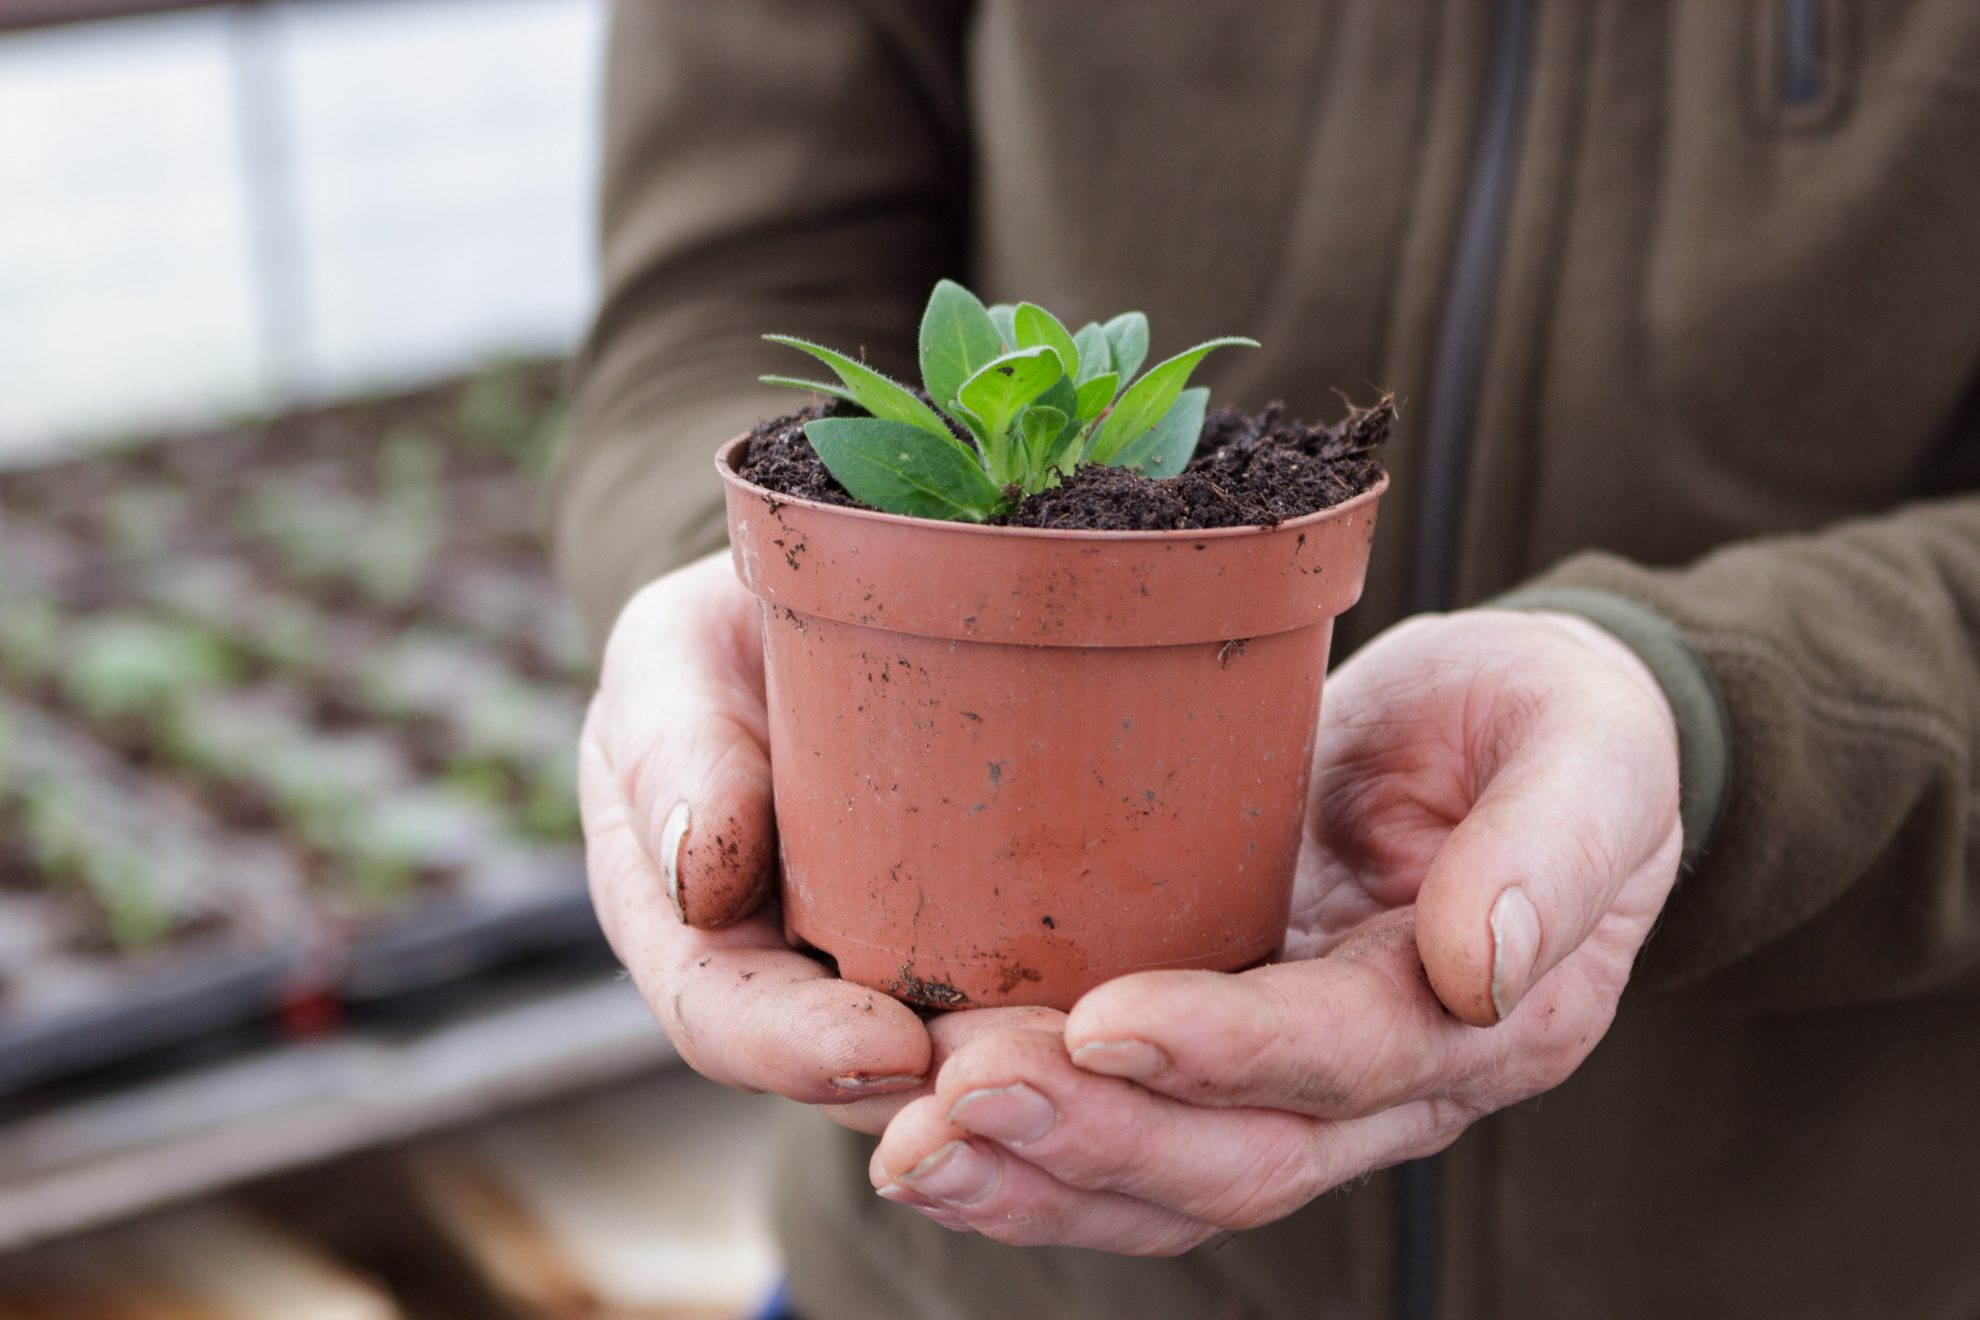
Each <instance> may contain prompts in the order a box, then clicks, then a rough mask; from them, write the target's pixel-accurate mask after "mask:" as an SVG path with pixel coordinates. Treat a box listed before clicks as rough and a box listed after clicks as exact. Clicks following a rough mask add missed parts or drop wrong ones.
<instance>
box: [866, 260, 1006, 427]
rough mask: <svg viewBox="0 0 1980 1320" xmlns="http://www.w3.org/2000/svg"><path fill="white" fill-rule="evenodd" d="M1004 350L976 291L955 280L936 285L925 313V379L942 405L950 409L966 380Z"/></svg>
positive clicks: (938, 402)
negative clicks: (949, 406) (978, 299)
mask: <svg viewBox="0 0 1980 1320" xmlns="http://www.w3.org/2000/svg"><path fill="white" fill-rule="evenodd" d="M1003 351H1004V347H1003V342H1002V340H1000V339H999V338H998V335H997V327H996V325H994V324H993V323H992V322H991V320H990V313H989V312H987V311H985V310H984V307H983V304H982V303H981V302H979V301H977V297H976V295H975V294H973V293H971V292H970V291H969V290H968V289H965V288H964V287H963V286H962V285H960V284H957V283H956V282H955V281H954V280H943V281H942V282H941V283H939V284H937V285H936V286H935V292H934V293H932V294H930V295H929V297H928V310H927V311H926V312H924V313H922V316H921V383H922V385H923V386H924V387H925V388H926V389H927V390H928V397H929V398H931V399H933V400H934V401H935V403H936V405H937V406H938V407H941V408H945V409H946V408H947V407H948V405H949V403H950V402H951V401H952V400H954V399H955V397H956V392H957V391H958V390H960V389H962V383H963V382H964V381H966V380H968V379H969V378H970V377H971V376H972V375H974V374H975V373H976V370H977V368H979V367H981V366H982V365H983V364H984V363H986V362H988V361H990V360H991V359H992V358H994V357H996V356H997V355H998V354H1000V353H1002V352H1003ZM869 411H870V410H869Z"/></svg>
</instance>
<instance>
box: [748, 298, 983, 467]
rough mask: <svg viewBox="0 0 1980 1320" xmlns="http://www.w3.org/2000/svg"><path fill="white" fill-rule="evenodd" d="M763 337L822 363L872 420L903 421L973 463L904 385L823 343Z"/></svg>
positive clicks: (938, 419) (952, 435)
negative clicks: (801, 352) (841, 382)
mask: <svg viewBox="0 0 1980 1320" xmlns="http://www.w3.org/2000/svg"><path fill="white" fill-rule="evenodd" d="M763 337H764V338H765V339H767V340H769V341H770V342H771V343H773V344H784V345H786V346H788V347H790V348H797V349H802V350H803V351H805V352H807V353H809V354H811V356H813V357H815V358H817V359H818V360H819V361H820V362H823V363H824V364H825V365H826V366H828V367H830V368H831V369H832V370H833V371H834V372H835V373H837V375H838V377H839V379H840V380H842V381H844V382H845V386H846V389H847V390H848V391H850V392H851V394H852V396H853V398H855V399H856V400H858V401H859V406H860V407H862V408H864V409H866V411H868V412H870V413H872V414H873V415H874V416H875V417H877V418H880V419H881V420H882V421H889V422H905V423H907V424H908V425H909V426H918V427H920V428H921V429H922V430H924V431H926V432H928V434H930V435H932V436H935V437H936V438H937V439H940V440H942V441H943V442H945V443H946V444H949V445H951V446H953V447H954V448H955V450H956V452H957V453H960V454H964V455H968V456H969V457H970V458H971V459H972V460H974V458H975V455H973V454H970V451H969V446H968V445H966V444H964V443H963V442H962V441H960V440H958V439H956V436H955V432H953V431H951V430H950V429H949V424H948V423H947V422H945V421H943V420H942V418H941V416H940V414H938V413H937V412H936V411H935V410H934V409H933V408H930V407H929V406H928V405H927V404H925V403H923V402H922V401H921V400H920V399H917V398H915V397H914V395H913V394H911V393H909V392H908V389H907V387H906V386H904V385H900V384H897V383H895V382H894V381H891V380H888V379H887V378H886V377H885V376H883V375H881V374H880V373H879V372H877V371H875V370H874V369H873V368H872V367H869V366H867V365H866V364H865V363H864V362H855V361H854V360H853V359H851V358H849V357H847V356H846V355H845V354H844V353H841V352H838V351H837V350H835V349H830V348H826V347H825V346H824V345H823V344H814V343H811V342H810V341H809V340H804V339H794V338H792V337H791V336H790V335H765V336H763ZM847 489H848V490H850V489H851V487H847Z"/></svg>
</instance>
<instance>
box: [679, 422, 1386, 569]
mask: <svg viewBox="0 0 1980 1320" xmlns="http://www.w3.org/2000/svg"><path fill="white" fill-rule="evenodd" d="M752 435H753V432H750V431H744V432H743V433H742V434H741V435H738V436H736V437H734V438H733V439H730V440H728V441H726V442H725V443H724V444H723V445H722V447H721V448H720V449H718V450H716V451H715V471H716V472H717V473H718V474H719V475H720V476H721V478H722V480H723V481H725V482H727V483H729V484H730V485H732V486H737V487H740V488H741V489H743V490H745V491H748V492H750V493H752V494H755V495H758V496H760V497H762V498H763V499H765V500H768V501H771V502H773V503H774V504H777V505H786V504H795V505H800V506H802V507H804V508H807V509H812V510H815V511H817V512H818V513H822V514H828V515H832V516H837V517H846V518H854V519H859V520H862V521H877V522H882V523H886V524H889V525H909V526H917V525H918V526H922V527H925V528H927V529H928V530H929V531H931V532H959V533H965V534H970V535H977V536H1003V537H1014V538H1019V539H1032V540H1042V541H1098V542H1102V543H1106V542H1115V543H1119V542H1134V541H1144V542H1145V541H1162V540H1168V539H1171V538H1177V539H1180V538H1188V539H1190V540H1192V541H1203V540H1228V539H1232V538H1236V537H1243V536H1257V535H1259V534H1261V533H1270V532H1281V531H1284V530H1286V529H1287V528H1289V527H1290V528H1302V527H1307V526H1310V525H1311V524H1313V523H1317V522H1324V521H1326V520H1327V519H1329V518H1337V517H1339V516H1341V514H1343V513H1346V512H1348V511H1350V510H1354V509H1358V508H1360V507H1361V506H1362V505H1364V504H1374V503H1375V502H1376V501H1377V500H1379V499H1380V498H1381V497H1382V493H1383V492H1384V491H1386V490H1387V489H1388V488H1389V470H1388V468H1387V466H1384V467H1383V469H1382V474H1381V475H1380V476H1379V477H1377V478H1376V479H1375V484H1374V485H1372V486H1370V487H1369V488H1368V489H1367V490H1364V491H1362V492H1361V494H1359V495H1355V496H1352V497H1350V498H1348V499H1345V500H1342V501H1341V502H1340V503H1339V504H1330V505H1328V506H1327V507H1326V508H1324V509H1315V510H1314V511H1313V512H1311V513H1302V514H1300V515H1299V516H1298V517H1296V518H1288V519H1286V520H1285V521H1284V522H1276V523H1246V524H1245V525H1244V526H1242V527H1202V528H1189V527H1169V528H1157V529H1154V530H1147V529H1137V530H1133V531H1102V530H1099V529H1097V528H1058V527H993V526H990V525H988V524H985V523H973V522H951V521H950V520H948V519H946V518H917V517H914V516H913V515H911V514H905V513H884V512H882V511H880V510H879V509H859V508H853V507H851V506H849V505H844V504H826V503H823V502H821V501H819V500H813V499H806V498H805V497H804V496H802V495H786V494H784V493H782V492H781V491H774V490H771V489H770V488H769V487H768V486H759V485H757V484H756V483H755V482H753V481H751V480H749V479H748V478H747V477H744V476H743V475H742V474H741V473H739V472H737V471H736V468H735V463H734V458H735V455H736V453H737V452H738V451H739V450H741V449H742V447H743V446H744V445H746V444H748V443H749V441H750V439H751V437H752Z"/></svg>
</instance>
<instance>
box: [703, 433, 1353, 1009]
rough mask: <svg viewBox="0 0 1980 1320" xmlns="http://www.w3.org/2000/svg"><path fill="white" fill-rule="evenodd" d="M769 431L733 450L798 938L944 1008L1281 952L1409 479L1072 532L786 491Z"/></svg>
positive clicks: (906, 994)
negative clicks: (1224, 524) (1369, 572)
mask: <svg viewBox="0 0 1980 1320" xmlns="http://www.w3.org/2000/svg"><path fill="white" fill-rule="evenodd" d="M747 443H748V437H747V436H741V437H738V438H737V439H735V440H733V441H731V442H730V443H728V444H727V445H725V446H723V448H722V450H721V452H720V453H719V454H718V455H717V457H716V466H717V467H718V468H719V470H720V471H721V474H722V478H723V480H724V482H725V483H726V484H727V488H728V514H729V537H730V544H731V547H732V551H733V554H734V558H735V564H736V571H737V573H738V574H739V575H740V576H741V578H742V581H743V583H744V585H746V586H747V587H748V588H749V590H750V591H751V592H752V593H754V594H755V595H756V596H757V597H758V598H759V599H760V600H761V602H762V607H763V651H764V668H765V672H766V678H767V686H768V693H769V702H770V758H771V766H772V773H773V775H774V778H775V797H776V813H777V829H778V835H779V840H780V850H781V853H782V862H783V903H784V925H785V930H786V933H787V934H788V935H789V936H790V937H791V938H792V939H793V940H794V941H796V942H802V943H804V944H808V945H811V946H812V947H814V948H817V949H820V950H823V951H824V952H826V953H828V954H830V955H831V956H832V957H833V958H835V959H836V960H837V962H838V968H839V974H840V975H841V976H843V977H845V978H846V979H847V980H850V981H856V982H859V983H861V984H863V985H869V986H873V987H875V988H876V989H880V990H884V991H886V992H887V993H889V994H891V995H894V996H895V997H897V998H900V999H903V1000H906V1001H907V1002H909V1003H913V1004H920V1005H925V1006H928V1007H932V1008H963V1007H984V1006H992V1005H1000V1004H1048V1005H1052V1006H1054V1007H1057V1008H1070V1007H1071V1006H1072V1004H1073V1002H1074V1001H1075V1000H1077V999H1078V998H1079V997H1080V995H1082V994H1084V993H1085V992H1086V991H1087V990H1089V989H1091V988H1092V987H1094V986H1096V985H1098V984H1100V983H1101V982H1102V981H1106V980H1108V979H1110V978H1112V977H1116V976H1121V975H1124V974H1126V973H1129V972H1139V971H1150V970H1154V969H1157V968H1209V969H1213V970H1225V971H1227V970H1234V969H1237V968H1241V967H1246V966H1250V965H1252V964H1255V963H1258V962H1260V961H1263V960H1265V959H1268V958H1270V957H1272V956H1273V955H1274V953H1275V952H1277V950H1278V949H1279V946H1280V942H1281V940H1282V939H1283V938H1284V936H1285V930H1286V920H1287V915H1288V910H1289V906H1290V904H1291V898H1292V880H1293V865H1294V860H1295V857H1296V855H1297V853H1298V850H1299V842H1300V831H1301V828H1302V825H1303V820H1304V815H1305V808H1306V789H1307V776H1308V769H1309V766H1310V764H1311V761H1312V753H1313V738H1314V732H1315V728H1316V725H1317V722H1318V717H1319V713H1320V685H1321V679H1322V677H1323V675H1324V674H1325V672H1326V668H1327V647H1328V643H1329V642H1330V640H1331V639H1332V636H1333V621H1334V618H1335V616H1336V615H1338V614H1340V613H1342V612H1343V611H1344V610H1346V609H1347V608H1348V607H1349V606H1351V605H1353V604H1354V603H1355V601H1356V600H1357V599H1358V598H1359V597H1360V595H1361V585H1362V578H1363V575H1364V572H1365V570H1366V568H1367V564H1368V546H1369V542H1370V540H1371V539H1372V538H1373V536H1374V532H1375V509H1376V504H1377V502H1378V501H1379V499H1380V498H1381V494H1382V491H1383V489H1384V488H1385V487H1386V486H1387V484H1388V483H1387V478H1383V479H1382V480H1381V481H1380V482H1378V483H1377V485H1376V486H1375V488H1374V489H1373V490H1370V491H1368V492H1367V493H1365V494H1363V495H1360V496H1357V497H1356V498H1354V499H1352V500H1349V501H1347V502H1346V503H1344V504H1340V505H1337V506H1335V507H1334V508H1331V509H1327V510H1323V511H1322V512H1319V513H1315V514H1310V515H1307V516H1305V517H1302V518H1297V519H1294V520H1292V521H1290V522H1285V523H1281V524H1279V525H1278V526H1276V527H1245V528H1230V529H1221V530H1216V531H1180V532H1090V531H1067V532H1059V531H1041V530H1036V529H1030V528H1010V527H983V526H977V525H973V524H967V523H950V522H937V521H932V520H927V519H920V518H903V517H897V516H895V515H892V514H884V513H876V512H870V511H867V510H863V509H849V508H841V507H835V506H832V505H826V504H819V503H816V502H814V501H811V500H803V499H794V498H791V497H789V496H784V495H777V494H773V493H772V492H770V491H768V490H765V489H764V488H763V487H760V486H756V485H753V484H751V483H750V482H748V481H745V480H744V479H743V478H742V477H740V476H738V475H737V473H736V470H735V467H734V460H736V459H737V458H738V457H739V456H740V454H741V452H742V450H743V447H744V446H745V445H746V444H747Z"/></svg>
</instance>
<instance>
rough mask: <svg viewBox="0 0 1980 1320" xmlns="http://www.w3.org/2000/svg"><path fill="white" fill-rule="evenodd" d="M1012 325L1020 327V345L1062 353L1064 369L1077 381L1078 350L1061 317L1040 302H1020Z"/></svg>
mask: <svg viewBox="0 0 1980 1320" xmlns="http://www.w3.org/2000/svg"><path fill="white" fill-rule="evenodd" d="M1012 324H1013V326H1014V328H1015V329H1016V330H1017V337H1018V343H1017V346H1018V347H1019V348H1036V347H1039V346H1040V345H1042V346H1044V347H1046V348H1049V349H1051V350H1052V351H1053V352H1054V353H1057V354H1058V355H1059V364H1060V365H1061V366H1063V367H1064V368H1065V371H1066V375H1067V376H1069V377H1071V378H1072V379H1074V380H1077V379H1078V378H1079V362H1080V358H1079V349H1078V347H1077V346H1075V345H1074V343H1073V337H1072V334H1071V333H1070V332H1069V331H1068V330H1067V329H1066V327H1065V326H1064V325H1062V324H1060V322H1059V318H1058V317H1056V316H1054V315H1052V314H1051V313H1050V312H1048V311H1046V310H1045V309H1044V308H1043V307H1040V306H1039V305H1038V304H1037V303H1019V304H1018V309H1017V315H1016V316H1015V317H1014V318H1012Z"/></svg>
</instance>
